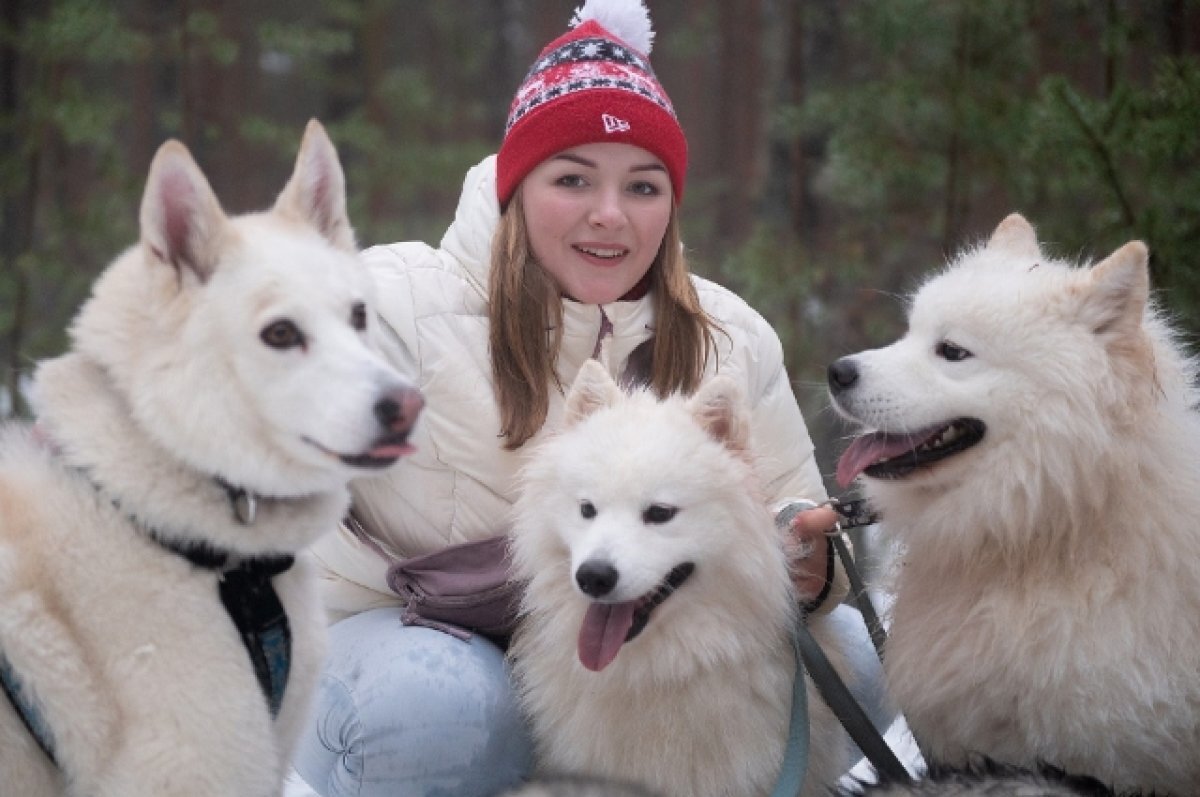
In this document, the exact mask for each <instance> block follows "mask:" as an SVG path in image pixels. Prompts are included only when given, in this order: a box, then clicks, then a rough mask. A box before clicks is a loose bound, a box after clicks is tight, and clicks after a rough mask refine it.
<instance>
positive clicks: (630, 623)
mask: <svg viewBox="0 0 1200 797" xmlns="http://www.w3.org/2000/svg"><path fill="white" fill-rule="evenodd" d="M695 570H696V565H695V564H693V563H692V562H684V563H682V564H679V565H676V566H675V567H674V568H673V569H672V570H671V572H669V573H667V576H666V578H664V579H663V580H662V581H661V582H660V583H659V585H658V586H657V587H655V588H654V589H652V590H651V591H650V592H647V593H646V594H645V595H643V596H641V597H640V598H637V599H635V600H631V601H625V602H623V603H600V602H599V601H593V602H591V603H590V604H589V605H588V609H587V613H586V614H585V615H584V618H583V625H582V626H581V627H580V629H579V645H578V648H579V651H578V652H579V661H580V663H581V664H583V666H584V667H587V668H588V669H589V670H591V671H592V672H600V671H601V670H603V669H604V668H605V667H607V666H608V665H609V664H611V663H612V661H613V659H615V658H616V657H617V654H618V653H620V652H621V646H622V645H624V644H625V643H626V642H629V641H631V640H633V639H634V638H635V637H637V636H638V634H640V633H642V631H644V630H645V628H646V624H647V623H649V622H650V615H651V613H652V612H653V611H654V610H655V609H656V608H658V607H659V606H660V605H662V603H663V601H665V600H666V599H667V598H669V597H671V595H672V594H674V592H675V590H677V589H679V588H680V587H681V586H683V584H684V582H685V581H687V580H688V579H689V578H691V576H692V573H694V572H695Z"/></svg>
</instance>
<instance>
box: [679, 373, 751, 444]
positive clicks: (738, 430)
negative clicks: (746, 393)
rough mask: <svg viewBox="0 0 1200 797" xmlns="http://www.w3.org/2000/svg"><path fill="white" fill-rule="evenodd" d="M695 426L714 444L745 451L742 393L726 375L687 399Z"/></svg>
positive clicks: (747, 428) (746, 438)
mask: <svg viewBox="0 0 1200 797" xmlns="http://www.w3.org/2000/svg"><path fill="white" fill-rule="evenodd" d="M688 407H689V408H690V409H691V411H692V417H694V418H695V419H696V423H698V424H700V427H701V428H702V429H704V431H706V432H708V434H709V435H710V436H711V437H712V438H713V439H714V440H716V441H717V442H719V443H724V444H725V445H726V446H727V447H728V448H731V449H734V450H738V451H741V450H744V449H745V448H746V446H747V444H748V443H749V436H750V424H749V423H748V419H747V418H746V414H745V411H744V410H743V407H742V390H741V388H740V387H738V384H737V382H735V381H733V380H732V379H730V378H729V377H727V376H717V377H713V378H712V379H710V380H708V381H707V382H705V383H704V384H703V385H701V386H700V389H699V390H697V391H696V393H695V395H693V396H692V397H691V399H689V400H688Z"/></svg>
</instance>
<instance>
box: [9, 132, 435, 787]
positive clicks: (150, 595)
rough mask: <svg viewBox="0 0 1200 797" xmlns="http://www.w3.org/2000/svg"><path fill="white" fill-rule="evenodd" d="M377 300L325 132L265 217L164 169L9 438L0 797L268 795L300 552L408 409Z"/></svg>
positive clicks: (379, 454) (173, 163) (317, 634)
mask: <svg viewBox="0 0 1200 797" xmlns="http://www.w3.org/2000/svg"><path fill="white" fill-rule="evenodd" d="M370 291H371V284H370V282H369V277H368V275H367V272H366V270H365V268H364V266H363V265H362V264H360V263H359V261H358V258H357V256H356V253H355V246H354V239H353V233H352V231H351V229H350V224H349V221H348V220H347V218H346V209H345V189H344V179H343V174H342V169H341V165H340V164H339V163H338V157H337V153H336V152H335V150H334V148H333V145H332V144H331V143H330V141H329V138H328V137H327V136H326V134H325V131H324V130H323V128H322V127H321V126H320V124H318V123H317V122H315V121H313V122H310V123H309V126H308V129H307V131H306V132H305V136H304V140H303V143H302V144H301V147H300V152H299V156H298V157H297V160H296V167H295V171H294V173H293V175H292V178H291V180H290V182H289V183H288V184H287V186H286V188H285V189H284V190H283V192H282V194H281V195H280V197H279V199H278V201H277V202H276V204H275V206H274V208H273V209H272V210H270V211H269V212H265V213H259V214H252V215H246V216H241V217H236V218H229V217H226V215H225V214H224V213H223V212H222V210H221V207H220V205H219V204H218V202H217V200H216V197H215V196H214V195H213V193H212V189H211V188H210V187H209V185H208V183H207V181H206V180H205V178H204V176H203V175H202V174H201V172H200V170H199V169H198V168H197V166H196V164H195V163H194V161H193V160H192V158H191V156H190V155H189V154H188V152H187V150H186V149H185V148H184V147H183V145H181V144H179V143H178V142H168V143H166V144H164V145H163V146H162V148H161V149H160V150H159V151H158V154H157V155H156V156H155V158H154V161H153V163H152V165H151V167H150V174H149V177H148V180H147V185H146V189H145V195H144V198H143V200H142V206H141V241H140V243H138V244H137V245H135V246H133V247H132V248H131V249H129V250H128V251H127V252H125V253H124V254H123V255H121V256H120V257H119V258H118V259H117V260H116V261H115V262H114V263H113V264H112V265H111V266H110V267H109V268H108V270H107V271H106V272H105V273H104V274H103V275H102V276H101V278H100V279H99V281H98V282H97V284H96V286H95V290H94V292H93V295H92V297H91V299H90V300H88V302H87V303H86V304H85V305H84V307H83V308H82V310H81V312H80V314H79V316H78V317H77V318H76V320H75V322H74V324H73V326H72V328H71V337H72V341H73V349H72V351H70V352H69V353H67V354H65V355H63V356H61V357H59V358H57V359H54V360H51V361H49V362H46V363H44V364H43V365H42V366H41V367H40V368H39V369H38V370H37V374H36V380H35V405H36V408H37V410H38V422H37V426H36V427H30V426H27V425H22V424H12V425H10V426H9V427H8V428H6V429H4V430H3V432H2V436H0V659H2V661H0V667H2V668H3V675H4V677H3V684H4V687H5V692H7V693H8V695H7V697H8V699H6V696H5V695H4V694H0V772H2V773H3V779H4V785H3V787H2V788H3V790H4V793H6V794H14V795H18V794H19V795H21V797H43V796H45V795H57V794H71V795H90V797H106V796H110V797H133V796H134V795H147V796H149V795H154V797H165V796H166V795H213V796H214V797H216V796H217V795H220V797H230V796H231V795H238V797H266V796H267V795H277V794H279V792H280V790H281V788H282V780H283V775H284V772H285V764H286V763H287V761H288V759H289V756H290V753H291V748H292V745H293V740H294V739H295V737H296V735H297V733H298V731H299V726H300V723H301V722H302V721H304V718H305V714H306V711H307V704H308V699H309V696H310V692H311V688H312V686H313V684H314V682H315V679H316V676H317V672H318V668H319V666H320V663H321V657H322V638H323V634H324V631H323V627H324V619H323V616H322V613H321V611H320V608H319V605H318V603H317V596H316V592H315V584H314V580H313V579H314V576H313V571H312V570H311V569H310V566H309V565H308V564H307V563H306V562H305V560H304V558H303V557H299V558H296V559H295V561H294V564H293V563H292V562H293V557H294V556H296V554H298V553H300V552H301V551H302V549H303V548H305V546H307V545H308V544H309V543H311V542H312V541H313V540H315V539H316V538H317V537H318V536H319V535H321V534H323V533H325V532H327V531H330V530H332V529H333V528H334V527H335V525H336V523H337V522H338V520H339V519H340V518H341V516H342V514H343V512H344V511H345V509H346V506H347V503H348V493H347V490H346V483H347V481H348V480H349V479H350V478H351V477H353V476H354V475H355V474H358V473H362V472H363V470H364V469H369V468H378V467H383V466H386V465H389V464H391V463H392V462H394V461H395V460H396V459H397V458H398V457H400V456H401V455H402V454H404V453H406V451H407V450H408V446H407V443H406V442H405V438H406V436H407V434H408V432H409V430H410V429H411V427H412V423H413V420H414V418H415V416H416V415H417V413H418V411H419V410H420V407H421V403H422V402H421V398H420V394H419V393H417V392H416V390H415V389H414V388H413V387H411V385H410V384H409V383H408V382H406V381H405V380H404V379H402V378H401V377H400V375H399V374H397V373H396V372H394V371H393V370H392V369H391V368H389V367H388V366H387V365H385V363H384V362H383V360H381V359H380V358H379V357H378V356H377V355H376V354H375V353H373V350H372V349H371V348H370V347H369V346H368V340H367V337H366V336H367V334H368V332H367V330H366V328H365V327H366V324H367V321H368V319H369V317H370V312H369V307H370V300H371V299H370V297H371V293H370ZM289 565H290V566H289ZM18 707H19V708H20V710H19V711H18ZM39 742H40V744H39Z"/></svg>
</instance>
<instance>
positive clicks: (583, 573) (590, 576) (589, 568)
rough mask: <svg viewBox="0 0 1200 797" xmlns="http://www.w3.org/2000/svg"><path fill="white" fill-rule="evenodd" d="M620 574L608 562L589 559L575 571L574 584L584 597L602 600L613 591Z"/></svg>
mask: <svg viewBox="0 0 1200 797" xmlns="http://www.w3.org/2000/svg"><path fill="white" fill-rule="evenodd" d="M618 578H620V574H619V573H617V569H616V568H615V567H613V566H612V565H610V564H609V563H608V562H602V561H598V560H596V559H589V560H588V561H586V562H584V563H583V564H581V565H580V566H579V569H578V570H576V571H575V583H576V584H578V585H579V588H580V589H581V590H583V592H584V594H585V595H591V596H592V597H593V598H602V597H604V596H605V595H607V594H608V593H610V592H612V591H613V587H615V586H616V585H617V579H618Z"/></svg>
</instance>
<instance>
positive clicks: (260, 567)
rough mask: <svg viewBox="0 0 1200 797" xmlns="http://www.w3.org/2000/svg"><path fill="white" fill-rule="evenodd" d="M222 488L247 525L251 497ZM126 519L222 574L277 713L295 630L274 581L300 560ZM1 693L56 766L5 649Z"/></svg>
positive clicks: (224, 596)
mask: <svg viewBox="0 0 1200 797" xmlns="http://www.w3.org/2000/svg"><path fill="white" fill-rule="evenodd" d="M84 475H85V476H86V475H87V474H84ZM89 481H91V482H92V486H93V487H95V488H96V490H97V492H102V490H101V488H100V486H99V485H97V484H96V483H95V481H93V480H91V479H90V477H89ZM221 486H222V487H224V488H225V490H226V491H227V492H228V493H229V497H230V502H231V503H232V505H233V508H234V515H235V517H237V519H238V521H239V522H241V523H242V524H243V525H249V524H250V523H252V522H253V520H254V509H253V507H254V504H253V501H252V499H251V502H250V504H249V506H250V511H249V513H246V512H245V509H244V508H245V506H246V499H245V498H242V497H241V496H239V495H238V493H241V494H242V495H245V494H244V493H242V491H241V490H236V489H235V488H230V487H229V486H227V485H225V484H224V483H222V484H221ZM113 505H114V506H116V507H117V508H118V509H120V505H119V504H118V502H117V501H116V500H114V501H113ZM247 514H248V515H249V516H248V517H247V516H246V515H247ZM126 517H127V518H128V519H129V520H130V521H131V522H132V523H133V524H134V525H135V526H137V527H138V528H139V529H141V530H142V531H143V532H145V533H146V535H147V536H148V537H149V538H150V539H151V540H153V541H154V542H156V543H158V544H159V545H161V546H162V547H163V548H165V549H166V550H168V551H170V552H171V553H174V554H176V555H178V556H181V557H183V558H184V559H186V560H188V561H189V562H191V563H192V564H193V565H194V566H196V567H199V568H201V569H203V570H211V571H214V572H216V573H217V574H218V578H217V593H218V596H219V597H220V598H221V603H222V604H223V605H224V606H225V611H226V613H227V614H228V615H229V619H230V620H231V621H232V622H233V625H234V628H236V629H237V631H238V635H239V636H240V637H241V639H242V644H243V645H244V646H245V648H246V653H247V655H248V656H249V657H250V664H251V665H252V666H253V667H254V675H255V677H256V678H257V679H258V685H259V688H260V689H261V690H262V693H263V697H264V698H265V699H266V702H267V708H268V710H269V711H270V712H271V717H272V718H274V717H276V716H278V714H279V709H280V706H281V705H282V704H283V694H284V691H285V689H286V688H287V682H288V674H289V672H290V671H291V660H292V631H291V626H290V625H289V624H288V618H287V612H286V611H285V610H284V608H283V604H282V603H280V601H279V596H278V595H277V594H276V593H275V588H274V587H273V586H272V584H271V579H272V578H273V577H274V576H277V575H279V574H280V573H283V572H285V571H286V570H287V569H288V568H290V567H291V566H292V563H293V562H294V561H295V558H294V557H293V556H291V555H289V554H276V555H264V556H255V557H249V558H240V557H237V556H235V555H233V554H231V553H229V552H227V551H221V550H218V549H216V548H213V547H212V546H210V545H207V544H203V543H189V544H185V543H178V542H174V541H172V540H168V539H165V538H164V537H163V536H162V535H161V534H159V533H158V532H156V531H155V530H154V529H153V528H150V527H148V526H147V525H146V524H145V523H143V522H142V521H141V520H140V519H138V518H137V517H134V516H132V515H130V514H128V513H126ZM0 691H3V692H4V694H5V695H6V696H7V697H8V700H9V702H10V703H12V706H13V708H14V709H15V710H16V712H17V716H19V717H20V718H21V721H22V722H23V723H24V724H25V727H26V728H27V729H28V730H29V733H30V735H31V736H33V738H34V739H36V740H37V743H38V745H39V746H40V747H41V748H42V750H43V751H44V752H45V754H46V756H47V757H48V758H49V759H50V760H51V761H52V762H54V763H55V764H57V759H56V758H55V755H54V734H53V732H52V731H51V729H50V727H49V725H48V724H47V723H46V721H45V718H44V717H43V716H42V712H41V711H40V710H39V709H38V706H37V702H36V699H35V697H34V696H33V695H31V694H30V693H29V690H28V689H27V688H25V686H24V685H23V684H22V682H21V679H20V678H19V676H18V675H17V673H16V672H15V671H14V669H13V668H12V666H11V664H10V663H9V661H8V659H7V658H6V657H5V656H4V653H3V651H0Z"/></svg>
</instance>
